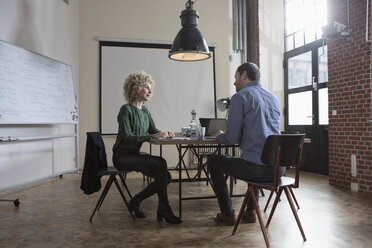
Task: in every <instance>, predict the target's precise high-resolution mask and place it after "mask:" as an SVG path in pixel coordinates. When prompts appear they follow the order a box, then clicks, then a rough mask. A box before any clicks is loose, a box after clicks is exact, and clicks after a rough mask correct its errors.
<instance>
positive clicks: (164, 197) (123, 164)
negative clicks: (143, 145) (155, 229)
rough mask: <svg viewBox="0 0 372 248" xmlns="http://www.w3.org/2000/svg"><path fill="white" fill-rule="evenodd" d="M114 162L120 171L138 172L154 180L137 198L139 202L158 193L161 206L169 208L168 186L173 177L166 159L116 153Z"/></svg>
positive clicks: (147, 155)
mask: <svg viewBox="0 0 372 248" xmlns="http://www.w3.org/2000/svg"><path fill="white" fill-rule="evenodd" d="M112 160H113V163H114V166H115V167H116V169H118V170H125V171H137V172H141V173H142V174H144V175H146V176H149V177H152V178H154V181H153V182H151V183H150V184H149V185H147V187H145V188H144V189H143V190H142V191H141V192H139V193H138V194H137V195H136V196H135V197H136V198H137V199H138V200H139V201H143V200H144V199H146V198H148V197H150V196H152V195H154V194H155V193H157V194H158V198H159V204H162V205H163V206H169V201H168V193H167V185H168V184H169V183H170V181H171V175H170V173H169V172H168V168H167V162H166V161H165V159H163V158H161V157H157V156H152V155H149V154H138V153H129V154H121V153H116V152H114V154H113V159H112Z"/></svg>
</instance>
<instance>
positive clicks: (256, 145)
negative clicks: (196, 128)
mask: <svg viewBox="0 0 372 248" xmlns="http://www.w3.org/2000/svg"><path fill="white" fill-rule="evenodd" d="M279 118H280V111H279V103H278V100H277V99H276V98H275V96H274V95H273V94H272V93H270V92H268V91H267V90H265V89H264V88H262V85H261V84H260V83H259V82H257V81H254V82H249V83H248V84H247V85H246V86H245V87H244V88H243V89H241V90H240V91H239V92H237V93H235V94H234V95H233V96H232V97H231V100H230V110H229V115H228V119H227V127H226V132H225V133H222V134H220V135H218V136H217V139H218V141H220V142H221V143H223V144H227V145H233V144H239V147H240V149H241V150H242V155H241V158H242V159H244V160H247V161H249V162H252V163H255V164H263V163H262V161H261V152H262V148H263V146H264V144H265V140H266V137H267V136H269V135H272V134H280V127H279V122H280V120H279Z"/></svg>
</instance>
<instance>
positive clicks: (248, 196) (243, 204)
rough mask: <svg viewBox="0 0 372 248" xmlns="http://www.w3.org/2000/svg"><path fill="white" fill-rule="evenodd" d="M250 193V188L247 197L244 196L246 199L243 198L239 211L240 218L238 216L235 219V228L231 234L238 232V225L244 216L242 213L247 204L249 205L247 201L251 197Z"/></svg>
mask: <svg viewBox="0 0 372 248" xmlns="http://www.w3.org/2000/svg"><path fill="white" fill-rule="evenodd" d="M250 194H251V192H250V191H249V189H247V192H246V193H245V197H244V200H243V203H242V206H241V207H240V211H239V215H238V218H237V219H236V221H235V224H234V229H233V231H232V234H231V235H234V234H235V232H236V229H238V225H239V223H240V219H241V218H242V215H243V212H244V209H245V206H247V202H248V200H249V198H250Z"/></svg>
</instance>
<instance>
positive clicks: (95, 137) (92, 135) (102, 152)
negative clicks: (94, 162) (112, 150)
mask: <svg viewBox="0 0 372 248" xmlns="http://www.w3.org/2000/svg"><path fill="white" fill-rule="evenodd" d="M89 139H90V140H91V142H93V143H94V144H95V145H96V148H97V154H98V159H99V161H100V164H101V166H100V168H105V167H107V155H106V149H105V143H103V139H102V136H101V134H100V133H98V132H88V133H87V142H89Z"/></svg>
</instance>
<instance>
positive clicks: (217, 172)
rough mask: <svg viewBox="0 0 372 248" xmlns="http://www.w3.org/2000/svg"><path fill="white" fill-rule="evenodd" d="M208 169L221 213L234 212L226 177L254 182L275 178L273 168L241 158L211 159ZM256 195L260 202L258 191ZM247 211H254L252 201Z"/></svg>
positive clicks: (221, 157)
mask: <svg viewBox="0 0 372 248" xmlns="http://www.w3.org/2000/svg"><path fill="white" fill-rule="evenodd" d="M208 167H209V171H210V174H211V180H212V183H213V187H214V191H215V193H216V196H217V199H218V204H219V206H220V210H221V213H232V212H233V211H234V208H233V207H232V203H231V197H230V193H229V191H228V188H227V184H226V178H225V175H228V176H232V177H235V178H237V179H242V180H248V181H253V182H272V181H273V178H274V168H273V167H268V166H263V165H257V164H254V163H251V162H248V161H246V160H243V159H240V158H231V157H226V156H223V155H215V156H213V157H211V158H210V159H209V161H208ZM281 168H282V167H281ZM284 171H285V169H283V170H281V171H280V173H279V174H280V175H279V176H282V175H283V174H284ZM255 193H256V198H257V201H258V198H259V192H258V190H256V192H255ZM247 209H249V210H253V209H254V206H253V202H252V200H251V199H249V201H248V204H247Z"/></svg>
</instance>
